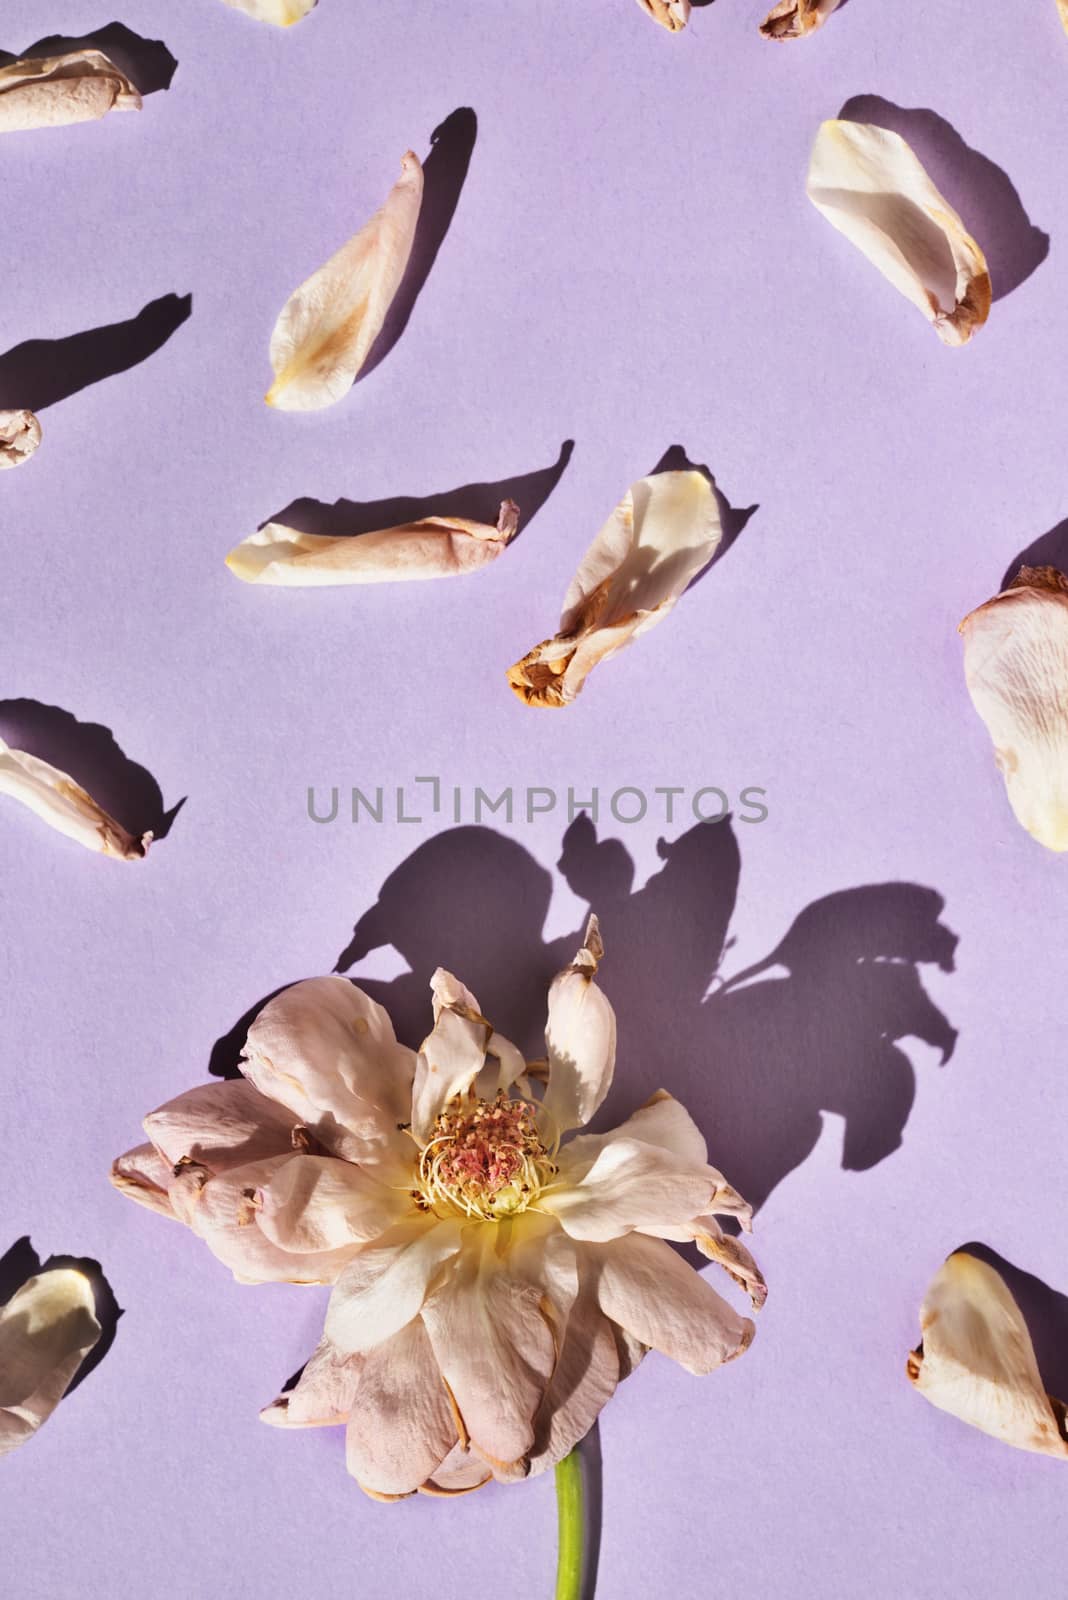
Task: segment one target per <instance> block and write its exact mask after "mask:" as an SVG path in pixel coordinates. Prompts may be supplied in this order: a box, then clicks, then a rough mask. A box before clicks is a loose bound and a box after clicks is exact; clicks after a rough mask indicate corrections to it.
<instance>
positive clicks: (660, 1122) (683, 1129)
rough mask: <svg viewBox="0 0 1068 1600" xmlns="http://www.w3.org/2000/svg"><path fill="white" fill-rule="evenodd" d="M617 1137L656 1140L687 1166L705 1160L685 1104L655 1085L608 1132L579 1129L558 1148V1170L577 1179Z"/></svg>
mask: <svg viewBox="0 0 1068 1600" xmlns="http://www.w3.org/2000/svg"><path fill="white" fill-rule="evenodd" d="M616 1139H640V1140H641V1141H642V1143H643V1144H655V1145H657V1146H658V1147H659V1148H660V1149H661V1150H667V1151H669V1152H670V1154H671V1155H672V1156H674V1157H675V1159H676V1161H677V1162H678V1163H679V1164H680V1165H683V1166H687V1167H702V1166H704V1165H705V1164H706V1163H707V1161H708V1146H707V1145H706V1143H705V1137H704V1134H703V1133H702V1132H701V1130H700V1128H699V1127H698V1126H697V1124H696V1122H695V1121H694V1120H693V1118H692V1117H691V1116H690V1113H689V1112H688V1111H687V1110H686V1107H685V1106H684V1105H682V1104H681V1102H680V1101H678V1100H676V1099H675V1097H674V1095H670V1094H668V1092H667V1090H666V1089H658V1090H657V1091H656V1093H655V1094H654V1095H652V1096H651V1097H650V1098H649V1099H648V1100H647V1101H646V1102H645V1104H644V1105H643V1106H639V1108H638V1110H637V1111H635V1112H634V1114H633V1116H630V1117H628V1118H627V1120H626V1122H621V1123H620V1125H619V1127H618V1128H611V1129H609V1131H608V1132H607V1133H580V1134H578V1135H577V1137H576V1138H574V1139H569V1140H568V1142H567V1144H566V1145H565V1146H564V1148H563V1150H562V1151H561V1152H560V1161H561V1171H564V1170H566V1172H567V1174H568V1176H569V1178H570V1179H571V1181H572V1182H574V1183H578V1182H579V1180H580V1179H581V1178H583V1177H584V1176H585V1175H586V1173H587V1172H588V1171H589V1170H590V1168H591V1167H592V1166H593V1163H594V1162H595V1161H596V1159H597V1157H598V1156H599V1155H600V1153H601V1151H602V1150H603V1149H604V1148H605V1146H606V1145H608V1144H611V1143H613V1141H614V1140H616Z"/></svg>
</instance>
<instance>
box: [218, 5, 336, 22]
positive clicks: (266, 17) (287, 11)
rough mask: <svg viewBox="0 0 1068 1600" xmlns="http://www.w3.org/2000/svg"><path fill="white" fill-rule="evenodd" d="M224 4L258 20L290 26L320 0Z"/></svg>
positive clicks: (304, 15)
mask: <svg viewBox="0 0 1068 1600" xmlns="http://www.w3.org/2000/svg"><path fill="white" fill-rule="evenodd" d="M223 4H224V5H228V6H233V8H234V10H235V11H243V12H245V14H246V16H249V17H255V19H256V21H257V22H273V23H274V25H275V27H276V28H289V27H292V25H293V23H294V22H300V21H301V19H302V18H303V17H306V16H307V15H308V12H309V11H314V10H315V7H316V6H317V5H318V4H319V0H223Z"/></svg>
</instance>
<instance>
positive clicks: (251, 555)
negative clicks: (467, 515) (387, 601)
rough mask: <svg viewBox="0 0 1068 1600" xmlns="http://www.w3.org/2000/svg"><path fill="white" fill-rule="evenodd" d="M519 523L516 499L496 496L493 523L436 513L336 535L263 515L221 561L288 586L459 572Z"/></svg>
mask: <svg viewBox="0 0 1068 1600" xmlns="http://www.w3.org/2000/svg"><path fill="white" fill-rule="evenodd" d="M518 526H519V507H518V506H517V505H516V504H515V502H514V500H504V501H502V502H501V511H500V516H499V517H498V519H497V525H496V527H491V526H490V525H489V523H487V522H470V521H467V520H465V519H464V518H462V517H444V516H442V517H427V518H425V519H424V520H423V521H422V522H407V523H404V524H403V525H402V526H401V527H398V528H383V529H381V530H380V531H379V532H377V533H360V534H356V535H353V536H352V537H344V536H338V537H334V536H332V535H329V534H319V533H298V532H297V531H296V529H295V528H287V527H285V526H284V524H282V523H280V522H269V523H267V525H266V527H263V528H261V529H260V530H259V532H258V533H254V534H251V535H250V536H249V538H247V539H244V540H242V542H241V543H240V544H239V545H237V546H236V547H235V548H234V549H233V550H231V551H230V554H229V555H228V556H227V558H226V565H227V566H228V567H229V568H230V571H231V572H232V573H233V574H234V576H235V577H237V578H240V579H241V580H242V581H243V582H244V583H264V584H271V585H274V586H276V587H280V588H294V589H299V588H313V587H314V588H323V587H330V586H336V585H338V584H348V583H408V582H412V581H415V580H418V579H422V578H459V577H462V576H463V575H464V573H466V572H477V571H478V569H479V568H480V567H485V566H488V565H489V563H490V562H491V561H496V559H497V557H498V556H499V555H500V553H501V551H502V550H503V549H504V548H505V546H506V545H507V544H508V542H509V540H510V539H511V537H512V535H513V534H514V533H515V531H516V528H517V527H518Z"/></svg>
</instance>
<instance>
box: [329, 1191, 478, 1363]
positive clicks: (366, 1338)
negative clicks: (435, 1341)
mask: <svg viewBox="0 0 1068 1600" xmlns="http://www.w3.org/2000/svg"><path fill="white" fill-rule="evenodd" d="M461 1231H462V1225H461V1223H460V1222H458V1221H450V1222H439V1221H438V1219H437V1217H435V1216H427V1217H421V1218H419V1219H417V1220H413V1221H410V1222H405V1223H403V1224H401V1225H400V1226H399V1227H397V1228H394V1229H393V1230H392V1231H391V1232H390V1233H388V1234H386V1235H385V1237H384V1238H382V1239H380V1240H378V1242H377V1243H376V1244H371V1245H366V1246H365V1247H364V1248H363V1249H362V1250H360V1251H359V1253H358V1254H357V1255H355V1256H353V1257H352V1259H351V1261H350V1262H349V1263H348V1265H347V1266H346V1268H345V1270H344V1272H343V1273H342V1274H341V1275H340V1277H339V1278H338V1281H337V1283H336V1284H335V1286H334V1292H333V1294H332V1295H331V1296H330V1305H329V1307H328V1308H327V1313H326V1336H327V1338H328V1339H330V1340H331V1341H332V1342H333V1343H334V1344H335V1345H336V1346H337V1347H338V1349H339V1350H341V1351H343V1352H345V1353H348V1354H355V1353H357V1352H363V1351H367V1350H373V1349H374V1347H375V1345H378V1344H381V1343H382V1342H383V1341H384V1340H386V1339H389V1338H391V1337H392V1335H393V1334H395V1333H397V1332H399V1330H400V1329H401V1328H403V1327H406V1326H407V1324H408V1323H409V1322H411V1320H412V1318H413V1317H417V1316H418V1315H419V1312H420V1310H421V1309H422V1306H423V1302H424V1300H425V1299H426V1296H427V1294H428V1292H429V1290H430V1288H431V1286H432V1285H433V1284H434V1283H435V1281H436V1280H437V1279H438V1277H439V1276H440V1275H441V1271H442V1268H443V1266H444V1265H445V1263H446V1262H448V1261H449V1260H450V1258H451V1257H453V1256H455V1255H456V1253H457V1251H458V1250H459V1248H460V1237H461Z"/></svg>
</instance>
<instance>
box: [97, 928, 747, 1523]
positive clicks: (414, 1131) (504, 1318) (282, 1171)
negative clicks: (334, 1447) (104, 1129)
mask: <svg viewBox="0 0 1068 1600" xmlns="http://www.w3.org/2000/svg"><path fill="white" fill-rule="evenodd" d="M602 954H603V950H602V946H601V939H600V933H599V930H598V927H597V921H596V918H592V917H591V919H590V925H589V928H588V930H587V934H586V939H585V942H584V944H583V946H582V948H581V949H580V950H579V952H578V954H577V955H576V957H575V959H574V961H573V962H572V963H571V965H570V966H569V967H567V968H566V969H565V970H564V971H563V972H561V973H560V974H559V975H558V976H557V977H556V979H555V980H554V981H553V983H552V986H551V988H550V991H549V1015H548V1024H547V1028H546V1047H547V1059H546V1060H545V1061H541V1062H531V1063H528V1062H526V1061H525V1060H524V1058H523V1056H522V1054H521V1053H520V1051H519V1050H518V1049H516V1047H515V1045H513V1044H511V1043H510V1042H509V1041H508V1040H507V1039H505V1038H504V1037H502V1036H501V1035H500V1034H499V1033H497V1032H496V1030H495V1029H494V1027H493V1024H492V1023H491V1022H489V1021H487V1019H486V1018H485V1017H484V1016H483V1015H482V1012H481V1010H480V1008H479V1005H478V1002H477V1001H476V999H475V997H474V996H473V995H472V994H471V993H470V991H469V990H467V989H466V988H465V987H464V986H463V984H461V983H459V982H458V981H457V979H455V978H454V977H452V975H451V974H449V973H446V972H443V971H438V972H437V973H436V974H435V975H434V978H433V981H432V984H431V990H432V996H433V1005H434V1026H433V1029H432V1030H431V1032H430V1034H429V1035H428V1037H427V1038H426V1039H425V1040H424V1042H423V1045H422V1048H421V1049H420V1050H419V1051H418V1052H415V1051H412V1050H409V1049H407V1048H406V1047H405V1046H404V1045H401V1044H399V1043H398V1042H397V1039H396V1037H395V1035H394V1032H393V1028H392V1025H391V1023H390V1021H389V1018H388V1016H387V1015H386V1013H385V1011H384V1010H383V1009H382V1007H381V1006H379V1005H377V1004H376V1003H375V1002H374V1001H373V1000H372V999H371V998H370V997H369V996H368V995H366V994H364V993H363V991H362V990H360V989H359V988H357V987H356V986H355V985H354V984H351V983H349V982H348V981H347V980H346V979H343V978H313V979H311V980H309V981H307V982H304V983H298V984H295V985H294V986H293V987H292V988H290V989H287V990H285V991H283V993H282V994H280V995H278V996H277V997H276V998H275V999H274V1000H272V1001H270V1002H269V1004H268V1005H267V1006H265V1007H264V1009H263V1010H262V1011H261V1012H260V1014H259V1016H258V1017H257V1019H256V1021H255V1022H254V1024H253V1025H252V1028H251V1029H250V1031H249V1035H248V1040H247V1043H246V1046H245V1056H244V1061H243V1063H242V1065H243V1071H244V1077H243V1079H241V1080H238V1081H236V1082H232V1083H216V1084H211V1085H208V1086H205V1087H203V1088H199V1089H193V1090H190V1091H189V1092H188V1093H187V1094H184V1095H181V1096H179V1098H178V1099H177V1100H172V1101H171V1102H170V1103H169V1104H168V1105H166V1106H163V1107H162V1108H161V1109H160V1110H159V1111H155V1112H153V1113H152V1114H151V1115H150V1116H149V1117H147V1118H146V1119H145V1129H146V1132H147V1133H148V1136H149V1140H150V1142H149V1143H148V1144H145V1145H141V1146H140V1147H139V1148H138V1149H136V1150H132V1151H130V1152H129V1153H128V1154H127V1155H125V1156H123V1157H121V1158H120V1159H119V1160H118V1161H117V1162H116V1163H115V1167H114V1169H113V1174H112V1177H113V1181H114V1182H115V1184H116V1185H117V1186H118V1187H119V1188H120V1189H121V1190H122V1191H123V1192H124V1193H126V1194H128V1195H130V1196H131V1197H132V1198H133V1199H136V1200H140V1201H141V1202H142V1203H144V1204H146V1205H148V1206H150V1207H152V1208H153V1209H155V1210H157V1211H160V1212H162V1213H164V1214H165V1215H169V1216H173V1217H175V1218H177V1219H178V1220H179V1221H182V1222H185V1223H186V1224H187V1225H188V1226H189V1227H190V1228H192V1230H193V1231H194V1232H195V1233H198V1234H199V1235H200V1236H201V1237H202V1238H203V1239H204V1240H205V1241H206V1242H207V1244H208V1245H209V1246H210V1248H211V1249H212V1250H213V1251H214V1253H215V1254H216V1255H217V1256H218V1257H219V1258H220V1259H221V1260H222V1261H224V1262H225V1263H226V1264H227V1265H228V1266H229V1267H230V1268H231V1270H232V1271H233V1273H234V1275H235V1277H237V1278H238V1279H239V1280H240V1281H242V1282H249V1283H264V1282H271V1281H274V1282H278V1281H286V1282H296V1283H328V1284H332V1285H333V1293H332V1295H331V1298H330V1304H329V1307H328V1309H327V1315H326V1326H325V1330H324V1335H323V1338H322V1340H321V1342H320V1344H319V1346H318V1349H317V1350H316V1351H315V1353H314V1354H313V1355H312V1357H311V1359H310V1360H309V1362H308V1363H307V1365H306V1366H305V1368H304V1371H303V1373H302V1374H301V1377H300V1379H299V1380H298V1382H297V1384H296V1385H295V1387H294V1388H292V1389H291V1390H290V1391H289V1392H288V1393H287V1394H285V1395H283V1396H282V1397H281V1398H280V1399H278V1400H276V1401H275V1402H274V1404H273V1405H271V1406H269V1407H268V1408H267V1410H266V1411H265V1413H264V1418H265V1420H266V1421H268V1422H271V1423H275V1424H278V1425H281V1426H285V1427H309V1426H320V1425H327V1424H330V1423H347V1424H348V1435H347V1440H348V1463H349V1469H350V1471H351V1472H352V1473H353V1475H354V1476H355V1477H356V1478H357V1480H358V1481H359V1483H360V1485H361V1486H362V1487H363V1488H364V1489H365V1490H366V1491H367V1492H368V1493H369V1494H371V1495H373V1496H376V1497H378V1498H385V1499H394V1498H398V1497H400V1496H402V1495H406V1494H411V1493H412V1492H414V1491H415V1490H417V1489H422V1490H424V1491H425V1492H428V1493H438V1494H454V1493H459V1492H463V1491H465V1490H467V1489H471V1488H476V1487H478V1486H479V1485H480V1484H482V1483H485V1482H487V1481H488V1480H489V1478H490V1477H497V1478H499V1479H502V1480H505V1481H509V1480H513V1479H516V1478H522V1477H525V1476H527V1475H528V1474H530V1473H533V1472H539V1471H543V1470H544V1469H545V1468H547V1467H549V1466H552V1465H554V1464H555V1462H557V1461H558V1460H560V1459H561V1457H562V1456H564V1455H566V1454H567V1452H568V1451H569V1450H570V1449H571V1448H572V1447H573V1446H574V1444H575V1443H577V1441H578V1440H579V1439H580V1438H582V1436H583V1435H584V1434H585V1433H586V1432H587V1431H588V1430H589V1428H590V1427H592V1425H593V1423H594V1421H595V1420H596V1418H597V1415H598V1413H599V1412H600V1410H601V1408H602V1406H603V1405H604V1404H605V1402H606V1401H607V1400H608V1399H609V1398H610V1396H611V1394H612V1392H613V1390H614V1389H615V1386H616V1384H617V1383H618V1381H619V1380H620V1378H622V1377H625V1376H627V1374H628V1373H629V1372H630V1371H631V1370H632V1369H633V1367H634V1366H635V1365H636V1364H637V1362H638V1361H640V1359H641V1358H642V1356H643V1355H644V1354H645V1352H646V1350H647V1349H649V1348H651V1347H655V1348H656V1349H658V1350H661V1351H663V1352H664V1353H665V1354H667V1355H669V1356H671V1357H673V1358H674V1359H675V1360H676V1361H678V1362H680V1363H681V1365H683V1366H684V1367H686V1368H688V1369H689V1370H690V1371H691V1372H697V1373H705V1372H710V1371H711V1370H712V1369H713V1368H715V1367H717V1366H719V1365H721V1364H722V1363H723V1362H725V1361H729V1360H732V1359H733V1358H734V1357H735V1356H737V1355H740V1354H741V1353H742V1351H743V1350H745V1349H746V1348H747V1346H748V1344H749V1342H750V1340H751V1339H752V1336H753V1324H752V1322H751V1321H749V1319H748V1318H746V1317H742V1316H740V1315H739V1314H738V1313H737V1312H736V1311H735V1310H734V1309H733V1308H732V1307H731V1306H730V1305H729V1304H728V1303H727V1302H726V1301H725V1300H723V1299H721V1298H720V1296H719V1295H718V1294H717V1293H716V1292H715V1291H714V1290H713V1289H712V1288H711V1287H710V1286H709V1285H708V1284H707V1283H706V1282H705V1281H704V1279H703V1278H702V1277H701V1276H700V1275H699V1274H698V1273H696V1272H695V1271H693V1269H692V1268H691V1267H689V1266H688V1265H687V1264H686V1262H685V1261H684V1260H683V1259H682V1257H681V1256H680V1255H678V1254H677V1253H676V1252H675V1251H674V1250H672V1249H671V1248H670V1245H669V1244H668V1243H667V1242H666V1241H669V1240H670V1241H676V1242H680V1243H681V1242H686V1241H694V1242H696V1244H697V1246H698V1248H699V1249H700V1250H701V1251H702V1253H703V1254H704V1255H706V1256H707V1257H708V1258H709V1259H711V1260H714V1261H718V1262H719V1263H720V1264H721V1265H722V1266H724V1267H725V1268H726V1270H727V1271H728V1272H729V1273H730V1274H731V1276H732V1277H733V1278H734V1279H735V1281H736V1282H738V1283H740V1284H742V1285H744V1287H745V1288H746V1289H747V1291H748V1292H749V1294H750V1297H751V1299H752V1302H753V1305H754V1306H755V1307H759V1306H760V1305H761V1304H762V1302H763V1299H764V1295H765V1289H764V1281H763V1279H762V1277H761V1275H760V1271H759V1269H758V1267H757V1265H756V1263H755V1262H754V1261H753V1258H752V1256H751V1255H750V1254H749V1252H748V1250H747V1249H746V1248H745V1246H744V1245H743V1244H742V1243H741V1242H740V1241H739V1240H738V1239H737V1238H735V1237H733V1236H732V1235H727V1234H724V1233H723V1231H722V1229H721V1228H720V1226H719V1223H718V1222H717V1220H716V1218H717V1216H718V1215H724V1214H727V1215H731V1216H733V1217H735V1218H736V1219H737V1220H738V1221H739V1222H740V1223H741V1225H742V1226H743V1227H748V1223H749V1216H750V1212H749V1207H748V1206H747V1205H746V1203H745V1201H744V1200H742V1198H741V1197H740V1195H738V1194H737V1193H736V1192H735V1191H734V1190H733V1189H732V1188H731V1187H730V1185H729V1184H728V1183H727V1182H726V1180H725V1179H724V1178H723V1176H722V1175H721V1174H720V1173H719V1172H717V1171H716V1170H715V1168H714V1167H710V1166H709V1165H708V1162H707V1151H706V1149H705V1142H704V1139H703V1138H702V1136H701V1134H700V1132H699V1131H698V1129H697V1127H696V1125H695V1124H694V1122H693V1121H692V1120H691V1118H690V1116H689V1115H688V1113H687V1112H686V1111H685V1110H684V1109H683V1108H682V1106H681V1105H679V1103H678V1101H676V1100H674V1099H672V1097H671V1096H670V1095H668V1094H666V1093H664V1092H663V1091H661V1092H660V1093H658V1094H656V1095H654V1096H653V1098H652V1099H651V1100H650V1101H649V1102H648V1103H647V1104H646V1105H645V1106H643V1107H642V1108H641V1109H640V1110H639V1111H637V1112H636V1113H635V1114H634V1115H633V1116H632V1117H631V1118H630V1119H629V1120H628V1121H627V1122H625V1123H624V1124H623V1125H622V1126H621V1127H619V1128H616V1129H614V1130H613V1131H611V1132H609V1133H602V1134H578V1135H574V1130H575V1129H577V1128H579V1127H581V1126H583V1125H584V1124H585V1123H587V1122H588V1121H589V1120H590V1118H591V1117H592V1116H593V1115H594V1113H595V1112H596V1110H597V1108H598V1107H599V1106H600V1104H601V1102H602V1101H603V1099H604V1097H605V1095H606V1093H607V1092H608V1088H609V1085H610V1083H611V1080H612V1070H613V1066H614V1062H615V1043H616V1023H615V1016H614V1014H613V1011H612V1008H611V1006H610V1005H609V1003H608V1001H607V999H606V998H605V996H604V994H603V993H602V992H601V990H600V989H599V988H598V986H597V984H596V981H595V979H596V973H597V967H598V962H599V960H600V959H601V956H602ZM569 1135H570V1136H571V1137H569Z"/></svg>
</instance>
